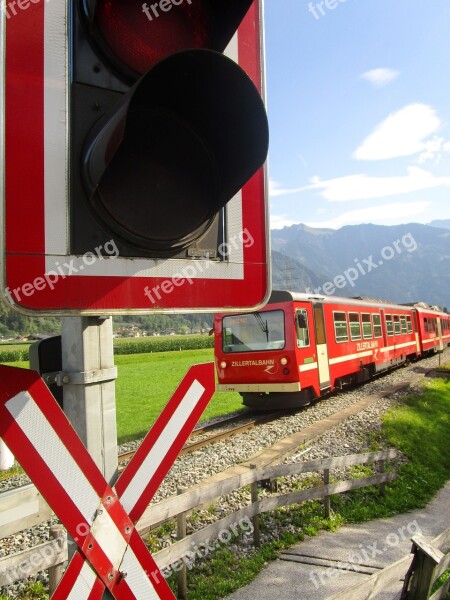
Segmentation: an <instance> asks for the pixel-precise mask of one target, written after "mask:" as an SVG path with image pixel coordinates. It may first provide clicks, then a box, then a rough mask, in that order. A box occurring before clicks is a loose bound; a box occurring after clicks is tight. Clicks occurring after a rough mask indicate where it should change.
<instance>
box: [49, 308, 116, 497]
mask: <svg viewBox="0 0 450 600" xmlns="http://www.w3.org/2000/svg"><path fill="white" fill-rule="evenodd" d="M61 339H62V369H63V373H62V382H63V384H64V412H65V413H66V415H67V417H68V419H69V421H70V422H71V423H72V425H73V427H74V429H75V431H76V432H77V433H78V436H79V437H80V438H81V440H82V442H83V443H84V445H85V446H86V448H87V450H88V452H89V454H90V455H91V456H92V458H93V459H94V461H95V463H96V464H97V466H98V467H99V469H100V470H101V472H102V473H103V475H104V476H105V479H106V480H107V481H108V483H109V484H110V485H113V484H114V483H115V480H116V478H117V466H118V458H117V426H116V399H115V379H116V377H117V369H116V367H115V366H114V353H113V336H112V317H64V318H62V319H61Z"/></svg>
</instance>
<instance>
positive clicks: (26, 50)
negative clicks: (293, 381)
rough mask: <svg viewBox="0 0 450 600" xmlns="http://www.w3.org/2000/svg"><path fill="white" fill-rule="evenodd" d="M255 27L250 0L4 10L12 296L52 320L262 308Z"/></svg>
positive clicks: (105, 0) (262, 142)
mask: <svg viewBox="0 0 450 600" xmlns="http://www.w3.org/2000/svg"><path fill="white" fill-rule="evenodd" d="M261 31H262V4H261V3H260V2H259V1H258V0H227V2H223V1H221V0H195V1H193V0H176V1H175V0H160V1H159V2H151V1H150V0H149V1H148V2H144V3H142V1H141V0H133V1H129V0H83V1H82V0H61V1H58V2H42V3H34V4H31V5H30V6H29V7H28V8H27V10H26V11H25V10H23V11H22V12H21V13H20V14H18V15H17V16H16V17H14V18H11V19H6V24H5V32H6V42H5V46H4V50H3V51H4V56H3V58H4V64H5V72H4V75H3V77H4V82H3V83H4V89H5V101H4V103H3V107H2V109H3V113H4V122H5V136H4V140H3V154H2V158H3V163H4V164H3V166H4V168H5V173H6V175H5V187H4V189H3V195H4V204H5V210H4V211H3V213H4V217H3V219H4V223H3V228H4V229H5V244H4V256H5V258H4V261H5V269H4V271H5V273H6V276H5V288H6V290H7V297H8V299H9V300H10V302H12V303H13V304H14V305H16V306H17V307H18V308H21V309H23V310H25V311H27V310H28V311H41V312H48V313H52V312H53V313H60V314H68V313H69V314H74V313H80V312H84V313H85V314H112V313H114V312H117V313H120V312H141V311H144V310H148V311H152V310H159V311H166V310H167V311H173V310H175V309H189V310H196V309H200V310H205V309H214V308H224V307H227V308H228V309H233V308H236V309H237V308H238V307H246V306H256V305H259V304H261V303H263V302H264V300H265V299H266V297H267V296H268V292H269V289H268V288H269V284H268V280H269V269H268V243H267V228H266V222H267V218H266V217H267V215H266V213H267V203H266V185H265V176H264V168H263V165H264V163H265V159H266V156H267V152H268V122H267V115H266V111H265V107H264V103H263V99H262V96H263V66H264V61H263V53H262V42H261V40H262V34H261ZM24 148H29V149H30V152H29V153H28V155H29V161H28V163H27V165H26V166H25V165H24V161H23V151H24ZM19 213H20V214H19ZM223 282H226V283H227V286H223V285H221V284H222V283H223Z"/></svg>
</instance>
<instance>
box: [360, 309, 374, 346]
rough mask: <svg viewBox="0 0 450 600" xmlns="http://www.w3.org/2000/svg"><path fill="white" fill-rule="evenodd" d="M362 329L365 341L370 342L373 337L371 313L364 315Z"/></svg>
mask: <svg viewBox="0 0 450 600" xmlns="http://www.w3.org/2000/svg"><path fill="white" fill-rule="evenodd" d="M362 328H363V336H364V339H365V340H369V339H370V338H371V337H372V321H371V319H370V314H369V313H363V315H362Z"/></svg>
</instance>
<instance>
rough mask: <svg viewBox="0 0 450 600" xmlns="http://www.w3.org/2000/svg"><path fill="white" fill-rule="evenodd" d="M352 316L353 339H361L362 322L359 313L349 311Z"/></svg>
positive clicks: (351, 332)
mask: <svg viewBox="0 0 450 600" xmlns="http://www.w3.org/2000/svg"><path fill="white" fill-rule="evenodd" d="M348 316H349V318H350V336H351V338H352V340H360V339H361V323H360V320H359V313H349V314H348Z"/></svg>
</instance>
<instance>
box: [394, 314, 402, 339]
mask: <svg viewBox="0 0 450 600" xmlns="http://www.w3.org/2000/svg"><path fill="white" fill-rule="evenodd" d="M394 331H395V335H400V333H401V327H400V317H399V316H398V315H394Z"/></svg>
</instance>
